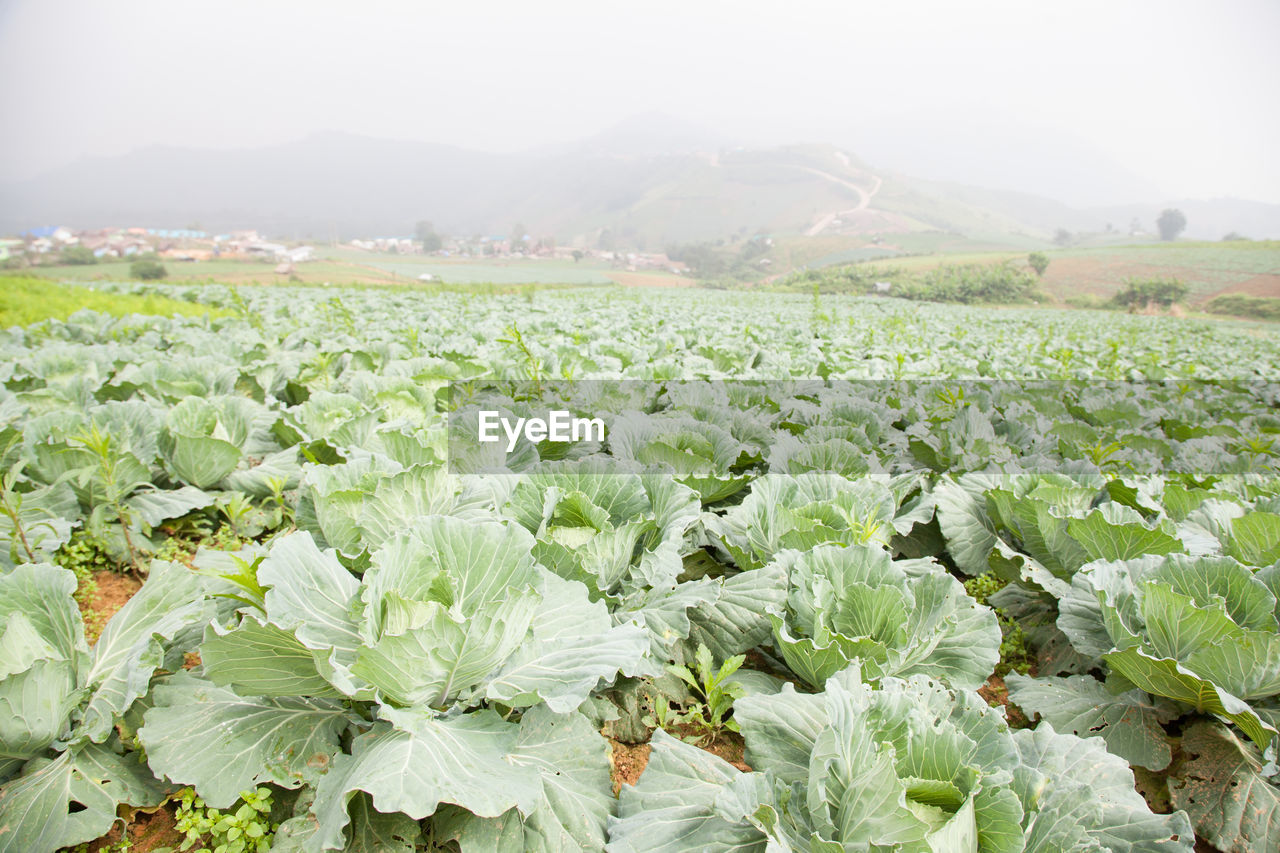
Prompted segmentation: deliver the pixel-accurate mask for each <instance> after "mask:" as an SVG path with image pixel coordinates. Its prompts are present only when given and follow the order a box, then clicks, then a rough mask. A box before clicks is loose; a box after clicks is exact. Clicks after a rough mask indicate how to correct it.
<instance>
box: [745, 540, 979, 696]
mask: <svg viewBox="0 0 1280 853" xmlns="http://www.w3.org/2000/svg"><path fill="white" fill-rule="evenodd" d="M777 562H778V563H779V564H780V566H781V567H782V569H783V572H784V576H785V578H786V581H785V582H786V584H787V597H786V603H785V605H784V606H783V607H781V608H778V609H773V610H770V611H769V619H770V621H771V622H772V624H773V632H774V643H775V645H776V646H777V647H778V649H779V651H781V653H782V657H783V659H784V660H786V662H787V665H788V666H789V667H790V668H791V669H792V671H793V672H795V673H796V674H797V675H799V676H800V677H801V678H802V679H804V680H805V681H806V682H807V683H808V684H810V685H811V686H813V687H815V688H818V687H821V686H822V685H823V684H825V683H826V681H827V679H828V678H830V677H831V676H833V675H835V674H836V673H837V672H840V671H841V670H843V669H845V668H846V667H848V666H849V664H850V663H851V662H853V661H855V660H856V661H859V662H861V667H862V671H863V675H864V676H865V677H866V678H868V679H870V680H873V681H874V680H878V679H880V678H883V677H885V676H889V675H895V676H907V675H913V674H929V675H932V676H934V677H936V678H940V679H942V680H944V681H946V682H948V683H950V684H952V685H953V686H955V687H957V688H960V689H969V690H974V689H977V688H978V687H979V686H980V685H981V684H982V683H983V682H984V681H986V679H987V677H988V676H989V675H990V674H991V672H992V670H994V669H995V666H996V664H997V663H998V662H999V660H1000V640H1001V634H1000V626H999V624H998V623H997V621H996V617H995V614H994V613H993V612H992V611H991V610H990V609H989V608H986V607H982V606H980V605H979V604H978V603H977V602H975V601H974V600H973V599H972V598H970V597H969V595H968V594H967V593H966V592H965V590H964V587H963V586H962V585H961V584H960V582H959V581H957V580H956V579H955V578H953V577H952V576H951V575H950V574H948V573H947V572H946V571H945V570H944V569H943V568H942V567H941V566H939V565H938V564H937V563H934V562H933V561H932V560H899V561H894V560H892V559H890V556H889V553H888V552H887V551H885V550H884V549H882V548H878V547H875V546H873V545H849V546H843V547H842V546H839V545H819V546H817V547H816V548H813V549H811V550H809V551H804V552H798V551H784V552H783V553H782V554H780V555H779V556H778V558H777Z"/></svg>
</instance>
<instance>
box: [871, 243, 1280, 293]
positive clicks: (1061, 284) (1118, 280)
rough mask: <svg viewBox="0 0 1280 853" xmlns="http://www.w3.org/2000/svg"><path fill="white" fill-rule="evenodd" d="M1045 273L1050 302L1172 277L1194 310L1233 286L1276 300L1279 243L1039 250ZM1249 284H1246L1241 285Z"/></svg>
mask: <svg viewBox="0 0 1280 853" xmlns="http://www.w3.org/2000/svg"><path fill="white" fill-rule="evenodd" d="M1044 251H1045V254H1046V255H1048V256H1049V268H1048V270H1047V271H1046V272H1045V275H1044V278H1043V280H1042V282H1041V284H1042V287H1043V289H1044V290H1045V291H1046V292H1047V293H1048V294H1050V295H1051V296H1053V297H1054V298H1056V299H1058V300H1060V301H1065V300H1067V299H1068V298H1069V297H1070V298H1079V297H1080V296H1081V295H1082V294H1091V295H1093V296H1095V297H1097V298H1098V299H1102V300H1105V299H1106V298H1109V297H1110V296H1112V295H1113V294H1114V293H1115V292H1116V291H1117V290H1119V289H1120V288H1121V287H1123V286H1124V283H1125V280H1126V279H1130V278H1161V277H1163V278H1177V279H1179V280H1180V281H1182V282H1183V283H1185V284H1186V285H1187V287H1188V288H1189V290H1190V297H1189V300H1188V301H1189V302H1190V303H1191V304H1192V305H1195V306H1200V305H1203V304H1205V303H1207V302H1208V301H1209V300H1210V299H1212V298H1213V297H1214V296H1216V295H1218V294H1221V293H1223V292H1226V291H1229V290H1230V289H1232V288H1234V287H1237V286H1245V287H1255V288H1262V290H1267V289H1268V288H1269V287H1270V286H1271V284H1270V283H1269V282H1272V280H1271V279H1269V278H1267V277H1270V276H1276V277H1277V278H1276V279H1275V280H1274V281H1273V282H1272V283H1273V284H1274V287H1275V290H1276V292H1275V293H1274V294H1270V293H1261V292H1260V291H1254V292H1255V295H1275V296H1280V242H1276V241H1266V242H1264V241H1256V242H1250V241H1240V242H1231V243H1202V242H1186V243H1155V244H1148V245H1129V246H1116V245H1113V246H1106V247H1097V248H1082V247H1075V248H1067V249H1049V250H1044ZM1025 259H1026V253H1025V252H947V253H938V254H928V255H915V256H911V257H902V258H893V259H886V260H882V261H870V262H867V264H866V266H867V267H869V268H870V269H873V270H874V269H886V268H898V269H904V270H909V271H912V272H916V271H923V270H928V269H933V268H935V267H940V266H943V265H948V264H965V263H998V262H1000V261H1005V260H1009V261H1013V262H1014V263H1022V262H1023V261H1025ZM1246 282H1249V283H1250V284H1246Z"/></svg>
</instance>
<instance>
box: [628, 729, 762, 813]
mask: <svg viewBox="0 0 1280 853" xmlns="http://www.w3.org/2000/svg"><path fill="white" fill-rule="evenodd" d="M697 733H698V732H697V731H696V730H695V729H693V728H692V727H689V726H675V727H673V729H672V731H671V734H672V735H673V736H675V737H678V738H685V737H691V736H693V735H695V734H697ZM609 745H610V746H611V747H612V748H613V751H612V754H611V756H610V759H609V761H610V763H611V764H612V765H613V773H612V775H613V793H614V796H617V794H618V791H620V790H622V786H623V785H634V784H636V783H637V782H639V781H640V776H641V774H642V773H644V769H645V767H647V766H649V744H647V743H623V742H622V741H619V740H614V739H613V738H609ZM698 746H699V747H700V748H701V749H702V750H703V751H705V752H709V753H711V754H712V755H714V756H716V757H717V758H721V759H723V760H725V761H727V762H729V763H730V764H732V765H733V766H734V767H736V768H738V769H739V770H741V771H742V772H743V773H750V772H751V766H750V765H749V764H747V763H746V762H745V761H743V760H742V757H743V752H744V751H745V749H746V744H745V743H744V742H743V740H742V735H740V734H736V733H735V732H724V733H722V734H721V735H720V737H719V738H718V739H717V740H716V742H715V743H711V744H698Z"/></svg>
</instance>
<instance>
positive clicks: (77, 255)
mask: <svg viewBox="0 0 1280 853" xmlns="http://www.w3.org/2000/svg"><path fill="white" fill-rule="evenodd" d="M62 262H63V263H64V264H70V265H72V266H87V265H89V264H96V263H97V262H98V257H97V255H95V254H94V253H93V250H92V249H89V248H86V247H85V246H68V247H67V248H65V249H63V250H62Z"/></svg>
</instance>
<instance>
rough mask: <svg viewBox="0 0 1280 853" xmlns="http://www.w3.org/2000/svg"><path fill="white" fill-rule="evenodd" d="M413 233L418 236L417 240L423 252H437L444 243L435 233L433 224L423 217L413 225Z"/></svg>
mask: <svg viewBox="0 0 1280 853" xmlns="http://www.w3.org/2000/svg"><path fill="white" fill-rule="evenodd" d="M413 235H414V236H415V237H417V238H418V242H420V243H422V251H424V252H438V251H440V248H441V247H442V246H443V245H444V240H442V239H441V238H440V235H439V234H437V233H436V228H435V226H434V225H432V224H431V223H430V222H428V221H427V220H425V219H422V220H419V222H418V224H417V225H415V226H414V228H413Z"/></svg>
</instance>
